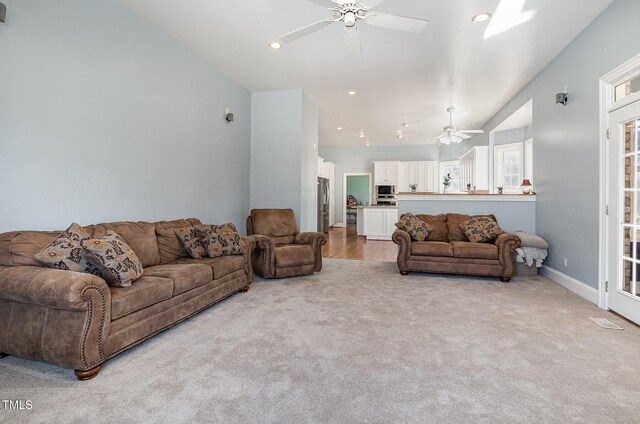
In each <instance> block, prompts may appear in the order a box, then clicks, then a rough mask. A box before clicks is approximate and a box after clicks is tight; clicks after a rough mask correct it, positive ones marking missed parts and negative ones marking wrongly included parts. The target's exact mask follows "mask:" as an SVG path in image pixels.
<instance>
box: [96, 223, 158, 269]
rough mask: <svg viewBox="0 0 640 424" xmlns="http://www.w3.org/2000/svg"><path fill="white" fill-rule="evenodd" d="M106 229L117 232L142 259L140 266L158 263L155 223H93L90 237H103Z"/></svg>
mask: <svg viewBox="0 0 640 424" xmlns="http://www.w3.org/2000/svg"><path fill="white" fill-rule="evenodd" d="M107 231H113V232H115V233H118V234H119V235H120V237H122V238H123V239H124V241H125V243H127V244H128V245H129V247H131V249H132V250H133V251H134V252H135V254H136V256H137V257H138V258H140V261H142V266H153V265H158V264H160V251H159V250H158V239H157V238H156V225H155V224H152V223H149V222H143V221H140V222H129V221H127V222H109V223H103V224H97V225H95V230H94V232H93V234H92V236H91V238H94V239H99V238H102V237H104V235H105V234H106V232H107Z"/></svg>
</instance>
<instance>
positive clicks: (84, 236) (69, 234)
mask: <svg viewBox="0 0 640 424" xmlns="http://www.w3.org/2000/svg"><path fill="white" fill-rule="evenodd" d="M90 238H91V236H90V235H89V233H87V232H86V231H85V229H84V228H82V227H81V226H80V225H78V224H76V223H73V224H71V226H70V227H69V228H67V229H66V230H64V231H63V232H62V233H60V235H59V236H58V237H57V238H56V239H55V240H54V241H52V242H51V243H49V244H48V245H47V246H46V247H45V248H44V249H42V250H41V251H40V252H38V253H36V254H35V255H34V256H33V258H34V259H35V260H36V261H38V262H40V263H41V264H43V265H45V266H47V267H49V268H55V269H64V270H67V271H76V272H85V273H87V274H93V275H97V276H99V277H101V276H102V274H101V273H100V270H99V269H98V268H96V267H95V266H94V265H93V264H92V263H91V261H89V260H88V259H87V255H86V254H85V251H84V249H83V248H82V246H81V245H80V242H82V240H89V239H90Z"/></svg>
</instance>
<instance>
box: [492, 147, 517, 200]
mask: <svg viewBox="0 0 640 424" xmlns="http://www.w3.org/2000/svg"><path fill="white" fill-rule="evenodd" d="M494 155H495V156H494V163H495V175H494V177H495V184H496V186H503V187H504V192H505V193H520V184H521V183H522V180H523V179H524V143H511V144H504V145H502V146H495V147H494Z"/></svg>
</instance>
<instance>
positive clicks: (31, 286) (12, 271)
mask: <svg viewBox="0 0 640 424" xmlns="http://www.w3.org/2000/svg"><path fill="white" fill-rule="evenodd" d="M88 290H95V291H96V292H97V293H98V294H99V295H100V296H102V297H104V299H105V300H106V302H107V303H109V304H110V303H111V299H110V297H111V293H110V292H109V287H108V286H107V283H105V282H104V280H103V279H102V278H100V277H96V276H95V275H91V274H85V273H81V272H73V271H64V270H60V269H51V268H42V267H37V266H14V267H2V268H1V269H0V299H4V300H8V301H11V302H19V303H26V304H32V305H39V306H44V307H45V308H53V309H64V310H68V311H86V310H88V309H89V307H90V305H89V303H90V302H91V297H90V296H87V291H88Z"/></svg>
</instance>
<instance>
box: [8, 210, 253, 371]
mask: <svg viewBox="0 0 640 424" xmlns="http://www.w3.org/2000/svg"><path fill="white" fill-rule="evenodd" d="M199 224H201V222H200V221H199V220H197V219H194V218H191V219H187V220H185V219H181V220H176V221H163V222H156V223H149V222H114V223H106V224H97V225H92V226H87V227H84V228H85V230H87V232H89V234H91V235H92V236H93V237H99V236H100V234H104V232H105V231H107V230H113V231H115V232H117V233H118V234H120V235H121V236H122V237H123V238H124V240H125V241H126V242H127V244H128V245H129V246H130V247H131V248H132V249H133V251H134V252H135V253H136V255H137V256H138V257H139V258H140V260H141V261H142V264H143V266H144V274H143V275H142V277H141V278H140V279H138V280H136V281H135V282H134V283H133V285H132V286H131V287H126V288H116V287H109V286H107V284H106V283H105V281H104V280H103V279H102V278H100V277H96V276H94V275H90V274H85V273H79V272H72V271H64V270H58V269H50V268H44V267H43V266H42V265H40V264H39V263H38V262H36V261H35V260H34V259H33V256H34V254H36V253H37V252H39V251H40V250H41V249H42V248H43V247H45V246H46V245H48V244H49V243H50V242H51V241H53V240H54V239H55V238H56V237H57V236H58V235H59V234H60V232H59V231H55V232H42V231H17V232H10V233H4V234H0V323H2V325H0V352H2V353H0V357H3V356H7V355H9V354H10V355H15V356H19V357H22V358H28V359H35V360H38V361H44V362H49V363H52V364H56V365H59V366H61V367H66V368H73V369H75V374H76V376H77V377H78V379H80V380H88V379H90V378H93V377H95V376H96V375H97V374H98V372H99V371H100V368H101V366H102V364H103V363H104V362H105V361H106V360H107V359H109V358H112V357H113V356H115V355H117V354H118V353H120V352H122V351H124V350H126V349H129V348H130V347H132V346H135V345H136V344H138V343H140V342H142V341H143V340H145V339H147V338H149V337H151V336H153V335H155V334H157V333H159V332H160V331H162V330H165V329H167V328H169V327H171V326H173V325H175V324H177V323H178V322H180V321H182V320H184V319H186V318H188V317H190V316H191V315H194V314H195V313H197V312H199V311H201V310H203V309H205V308H207V307H208V306H210V305H212V304H214V303H216V302H218V301H220V300H222V299H224V298H225V297H227V296H230V295H231V294H233V293H236V292H238V291H247V290H248V289H249V285H250V284H251V281H252V278H253V273H252V269H251V262H250V261H251V259H250V258H251V253H252V250H253V247H254V241H253V239H251V238H248V237H245V238H243V239H242V243H244V250H245V253H244V254H243V255H238V256H222V257H219V258H205V259H191V258H190V257H188V255H187V252H186V251H185V250H184V248H183V247H182V245H181V243H180V241H179V240H178V238H177V237H176V235H175V233H174V229H176V228H181V227H186V226H195V225H199Z"/></svg>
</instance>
